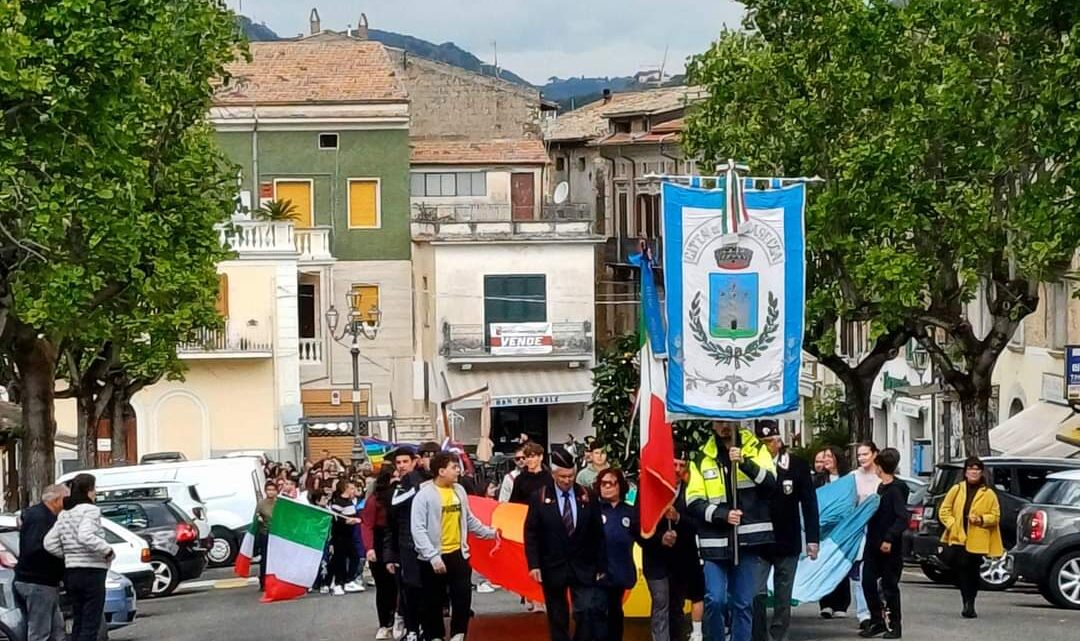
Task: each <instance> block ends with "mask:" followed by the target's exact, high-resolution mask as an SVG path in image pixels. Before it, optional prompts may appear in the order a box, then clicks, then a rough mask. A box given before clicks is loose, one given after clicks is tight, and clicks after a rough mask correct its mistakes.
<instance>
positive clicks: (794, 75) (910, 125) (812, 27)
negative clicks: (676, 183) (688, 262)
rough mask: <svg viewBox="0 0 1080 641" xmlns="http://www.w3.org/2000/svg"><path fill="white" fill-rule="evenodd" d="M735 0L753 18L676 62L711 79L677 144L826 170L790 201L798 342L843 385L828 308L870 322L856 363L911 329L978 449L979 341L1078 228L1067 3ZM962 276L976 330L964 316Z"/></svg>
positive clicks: (890, 349) (995, 341)
mask: <svg viewBox="0 0 1080 641" xmlns="http://www.w3.org/2000/svg"><path fill="white" fill-rule="evenodd" d="M746 4H747V7H748V10H749V14H748V16H749V18H748V20H749V22H748V26H751V27H753V28H754V30H755V31H754V33H752V34H733V33H729V34H725V35H724V36H723V37H722V38H721V39H720V41H718V42H717V43H716V44H715V45H714V46H713V47H712V49H710V51H709V52H707V53H706V54H704V55H703V56H700V57H698V58H697V59H695V60H694V61H693V62H692V63H691V65H690V77H691V82H698V83H703V84H705V85H707V86H708V88H709V90H710V98H709V100H708V101H707V102H706V103H705V106H704V107H703V108H702V109H701V110H699V111H697V112H696V113H694V114H692V115H691V117H690V122H689V132H688V135H687V145H688V147H689V148H690V149H691V150H692V151H693V152H695V153H699V154H701V155H703V156H704V157H705V158H716V157H727V156H728V155H736V156H738V157H747V158H749V159H750V160H751V162H752V164H754V165H755V167H756V168H757V169H758V170H759V171H761V170H766V171H774V172H776V173H777V174H779V175H785V174H787V175H814V174H818V175H821V176H822V177H824V178H825V179H826V184H825V185H824V186H823V187H822V188H820V189H817V190H812V191H811V200H810V202H809V205H808V210H807V244H808V253H809V256H808V263H809V269H808V279H807V283H808V288H809V292H808V310H807V315H808V323H807V327H808V329H809V330H810V335H809V336H808V337H807V339H808V340H807V341H806V342H807V344H808V345H809V346H810V347H808V349H813V348H814V346H815V345H816V346H817V349H818V350H819V351H820V352H821V353H822V355H823V358H822V359H821V360H822V362H823V363H824V364H825V365H826V366H828V367H830V368H831V369H834V371H836V373H837V374H838V376H840V377H841V379H842V380H844V383H845V387H846V389H847V392H848V393H849V396H850V395H855V396H856V399H858V396H859V395H860V394H864V393H865V394H868V392H869V390H868V389H865V390H863V389H860V388H859V386H857V385H852V383H851V381H850V380H847V379H845V378H844V374H843V372H844V367H842V366H840V365H839V364H838V363H836V362H835V359H828V358H826V357H827V356H828V352H829V350H830V349H833V350H834V349H835V348H834V345H835V337H833V336H830V335H829V328H830V327H831V326H833V325H834V324H835V321H837V320H839V321H845V320H852V321H860V322H868V323H870V324H871V327H872V329H873V335H874V336H875V337H876V343H875V346H874V349H873V350H871V352H870V354H869V355H868V356H867V357H866V358H864V359H863V361H862V362H861V363H859V366H858V367H857V368H856V369H861V368H863V366H864V365H867V366H868V367H866V368H865V369H864V373H866V371H867V370H869V369H873V365H874V364H875V363H873V362H869V361H870V359H875V360H879V361H880V362H884V359H885V358H887V357H889V356H891V355H892V354H895V350H896V349H898V348H899V347H900V346H901V345H903V344H904V342H905V341H906V340H907V337H908V336H913V337H914V338H915V339H916V340H918V341H919V343H920V344H922V345H923V346H924V347H925V348H926V349H927V350H928V352H929V353H930V355H931V357H932V358H933V361H934V365H935V367H936V368H937V371H939V372H941V374H942V376H943V378H944V380H945V382H946V383H947V384H949V385H950V386H951V387H952V388H953V389H954V390H955V392H956V394H957V396H958V398H959V400H960V403H961V406H962V408H963V414H964V432H965V445H966V448H967V450H968V452H973V453H981V454H987V453H989V439H988V429H989V423H990V420H989V416H988V412H989V410H988V401H989V397H990V392H991V374H992V372H993V367H994V364H995V363H996V360H997V357H998V355H999V354H1000V352H1001V350H1002V349H1003V348H1004V347H1005V345H1006V344H1007V342H1008V340H1009V338H1010V337H1011V335H1012V333H1013V331H1014V330H1015V328H1016V327H1017V325H1018V324H1019V322H1020V320H1021V319H1022V318H1023V317H1024V316H1026V315H1027V314H1030V313H1031V312H1032V311H1033V310H1034V309H1035V307H1036V306H1037V304H1038V287H1039V283H1040V282H1042V281H1045V280H1052V279H1054V278H1056V277H1058V276H1059V275H1060V274H1061V272H1062V270H1063V269H1064V267H1065V266H1066V265H1067V264H1068V260H1069V259H1070V258H1071V257H1072V255H1073V253H1074V251H1075V249H1076V247H1077V245H1078V243H1080V217H1078V216H1076V211H1075V196H1074V194H1073V191H1072V189H1071V188H1070V185H1072V186H1075V185H1076V184H1078V183H1077V175H1076V172H1077V171H1078V170H1077V169H1076V168H1075V167H1074V166H1073V165H1074V163H1072V162H1071V160H1072V158H1073V157H1074V156H1075V154H1076V151H1077V145H1078V144H1080V134H1078V133H1077V132H1078V131H1080V127H1078V121H1077V119H1078V117H1080V116H1078V114H1080V110H1077V102H1078V98H1077V93H1078V92H1077V88H1076V86H1075V83H1070V82H1066V81H1065V80H1064V79H1065V78H1069V77H1071V75H1070V74H1071V73H1072V72H1071V71H1070V69H1072V70H1075V69H1076V68H1078V65H1080V57H1078V55H1077V51H1078V49H1080V41H1078V38H1077V35H1078V27H1077V20H1078V19H1080V18H1078V12H1077V10H1076V9H1075V8H1073V5H1072V4H1069V3H1061V2H1056V1H1054V0H1024V1H1019V2H1005V1H1004V0H994V1H991V2H982V3H970V2H967V1H966V0H912V1H911V2H909V3H906V6H903V7H898V6H895V5H894V3H891V2H885V1H884V0H872V1H870V2H864V1H863V0H824V1H821V0H794V1H781V0H755V1H751V2H748V3H746ZM896 4H900V3H896ZM1063 85H1068V86H1067V87H1066V86H1063ZM980 291H981V292H982V293H983V294H984V297H985V300H986V311H987V312H988V313H989V315H990V316H991V317H992V319H993V322H992V323H991V325H992V327H991V329H990V330H989V331H988V332H986V333H985V334H980V333H979V332H978V330H977V329H976V328H973V327H972V324H971V323H970V322H969V321H968V320H967V312H968V309H969V308H970V304H971V303H972V301H973V300H976V297H977V294H978V293H979V292H980ZM815 333H816V334H817V335H815ZM877 367H878V368H880V365H878V366H877ZM874 374H875V375H876V370H874ZM869 380H873V379H872V377H871V378H870V379H869ZM859 414H860V415H862V417H863V418H864V419H865V420H868V416H866V414H867V413H866V412H863V411H862V409H861V408H860V409H859Z"/></svg>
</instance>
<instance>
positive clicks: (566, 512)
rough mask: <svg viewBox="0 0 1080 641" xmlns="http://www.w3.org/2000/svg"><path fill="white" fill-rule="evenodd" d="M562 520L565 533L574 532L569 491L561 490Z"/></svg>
mask: <svg viewBox="0 0 1080 641" xmlns="http://www.w3.org/2000/svg"><path fill="white" fill-rule="evenodd" d="M562 522H563V526H565V527H566V534H567V535H573V534H574V508H572V507H570V493H569V492H563V504H562Z"/></svg>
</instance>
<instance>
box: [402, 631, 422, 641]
mask: <svg viewBox="0 0 1080 641" xmlns="http://www.w3.org/2000/svg"><path fill="white" fill-rule="evenodd" d="M405 641H419V639H417V638H416V633H415V632H410V633H409V636H407V637H405Z"/></svg>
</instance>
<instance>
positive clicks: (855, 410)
mask: <svg viewBox="0 0 1080 641" xmlns="http://www.w3.org/2000/svg"><path fill="white" fill-rule="evenodd" d="M878 369H879V370H880V368H878ZM876 376H877V372H876V371H875V372H874V373H873V374H872V375H871V376H870V377H869V379H867V378H866V376H865V375H863V376H859V373H858V372H857V371H852V375H851V376H848V377H845V380H844V395H845V397H846V400H847V415H848V433H849V434H850V435H851V440H852V442H854V443H861V442H862V441H866V440H869V439H870V438H871V435H872V434H873V431H874V421H873V419H872V418H871V416H870V392H871V390H873V389H874V378H875V377H876Z"/></svg>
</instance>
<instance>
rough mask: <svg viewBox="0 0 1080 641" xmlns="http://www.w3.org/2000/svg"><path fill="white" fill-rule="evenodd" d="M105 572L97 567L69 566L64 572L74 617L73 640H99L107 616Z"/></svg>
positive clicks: (72, 626) (72, 625)
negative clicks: (99, 631)
mask: <svg viewBox="0 0 1080 641" xmlns="http://www.w3.org/2000/svg"><path fill="white" fill-rule="evenodd" d="M105 573H106V570H99V569H97V568H69V569H68V570H67V571H65V572H64V586H65V588H66V589H67V594H68V598H69V599H71V610H72V616H73V618H74V621H73V622H72V624H71V637H70V638H71V641H97V638H98V630H99V629H100V628H101V620H102V619H103V618H104V617H105Z"/></svg>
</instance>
